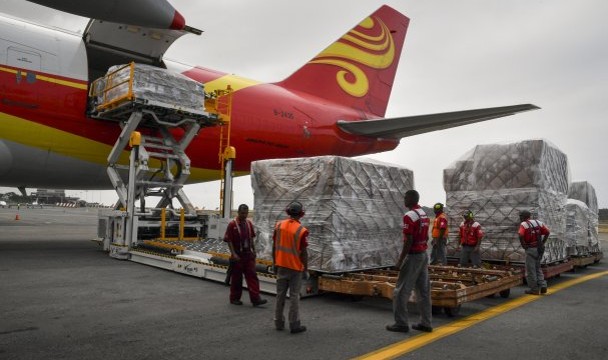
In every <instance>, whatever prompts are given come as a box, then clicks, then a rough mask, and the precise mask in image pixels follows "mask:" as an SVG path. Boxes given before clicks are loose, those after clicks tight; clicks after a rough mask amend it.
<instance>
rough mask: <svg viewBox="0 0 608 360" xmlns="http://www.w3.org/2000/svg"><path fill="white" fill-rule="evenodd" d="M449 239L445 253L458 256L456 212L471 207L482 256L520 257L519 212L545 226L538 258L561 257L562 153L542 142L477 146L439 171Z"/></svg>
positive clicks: (564, 182) (564, 171) (564, 170)
mask: <svg viewBox="0 0 608 360" xmlns="http://www.w3.org/2000/svg"><path fill="white" fill-rule="evenodd" d="M443 180H444V188H445V190H446V193H447V201H446V204H447V208H448V217H449V220H450V228H449V231H450V234H451V235H450V238H451V239H454V240H453V241H450V242H449V244H448V255H450V256H459V255H460V252H459V249H458V247H457V238H458V226H459V225H460V223H461V222H462V220H463V219H462V216H461V215H462V213H463V212H464V211H465V210H471V211H473V213H474V214H475V219H476V220H477V221H479V223H480V224H481V226H482V228H483V230H484V232H485V238H484V240H483V241H482V244H481V246H480V250H481V257H482V259H484V260H499V261H509V262H511V261H515V262H521V261H525V252H524V249H523V248H522V247H521V245H520V243H519V238H518V235H517V230H518V227H519V223H520V221H519V211H521V210H529V211H531V212H532V214H533V218H538V219H539V220H541V221H543V222H544V223H545V224H547V226H548V227H549V228H550V230H551V236H550V238H549V241H548V243H547V248H546V251H545V255H544V258H543V259H544V260H543V261H544V262H547V263H550V262H556V261H560V260H564V259H566V257H567V251H566V244H565V241H564V233H565V230H566V224H565V216H564V207H565V205H566V199H567V192H568V185H569V174H568V161H567V157H566V155H565V154H564V153H562V152H561V151H560V150H559V149H557V148H556V147H555V146H553V145H552V144H550V143H548V142H546V141H544V140H527V141H522V142H517V143H511V144H490V145H478V146H476V147H475V148H474V149H472V150H471V151H469V152H467V153H466V154H465V155H464V156H462V157H461V158H460V159H459V160H457V161H456V162H454V163H453V164H452V165H451V166H450V167H448V168H446V169H445V170H444V179H443Z"/></svg>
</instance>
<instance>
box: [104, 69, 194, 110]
mask: <svg viewBox="0 0 608 360" xmlns="http://www.w3.org/2000/svg"><path fill="white" fill-rule="evenodd" d="M132 65H133V68H132V67H131V65H116V66H112V67H111V68H110V69H109V70H108V72H107V74H106V76H105V77H103V78H101V79H98V80H97V81H96V82H95V83H94V88H93V94H94V95H95V96H97V105H98V106H100V105H101V106H103V107H108V106H109V105H111V106H117V105H119V104H121V103H123V102H126V101H131V100H134V99H135V100H137V101H140V102H148V103H153V104H154V105H158V106H162V107H165V108H171V109H175V110H182V111H187V112H204V111H205V92H204V87H203V84H201V83H199V82H197V81H195V80H192V79H190V78H188V77H186V76H184V75H182V74H179V73H175V72H172V71H169V70H167V69H163V68H158V67H155V66H150V65H145V64H132ZM131 77H133V79H132V93H131V95H132V96H133V99H131V98H129V95H130V94H129V86H130V85H129V84H130V78H131Z"/></svg>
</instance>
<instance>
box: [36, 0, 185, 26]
mask: <svg viewBox="0 0 608 360" xmlns="http://www.w3.org/2000/svg"><path fill="white" fill-rule="evenodd" d="M28 1H29V2H33V3H36V4H39V5H43V6H47V7H50V8H53V9H56V10H60V11H64V12H67V13H70V14H74V15H80V16H84V17H88V18H93V19H98V20H103V21H111V22H115V23H121V24H129V25H135V26H143V27H147V28H155V29H173V30H188V28H189V27H188V26H187V25H186V21H185V20H184V17H183V16H182V15H181V14H180V13H179V12H178V11H177V10H175V8H174V7H173V6H172V5H171V4H170V3H169V2H168V1H167V0H129V1H123V0H103V1H75V0H28Z"/></svg>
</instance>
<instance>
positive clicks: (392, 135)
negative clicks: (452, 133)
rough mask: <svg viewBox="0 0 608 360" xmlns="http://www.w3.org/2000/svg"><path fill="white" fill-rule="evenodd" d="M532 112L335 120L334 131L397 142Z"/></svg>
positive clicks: (518, 108)
mask: <svg viewBox="0 0 608 360" xmlns="http://www.w3.org/2000/svg"><path fill="white" fill-rule="evenodd" d="M536 109H540V108H539V107H538V106H536V105H533V104H521V105H512V106H502V107H494V108H487V109H476V110H465V111H455V112H447V113H439V114H428V115H416V116H405V117H398V118H388V119H372V120H362V121H344V120H339V121H338V127H339V128H340V129H342V130H343V131H345V132H347V133H349V134H354V135H363V136H369V137H375V138H385V139H399V138H403V137H407V136H412V135H418V134H423V133H426V132H430V131H435V130H443V129H449V128H453V127H456V126H461V125H467V124H473V123H476V122H481V121H486V120H490V119H496V118H499V117H503V116H509V115H514V114H516V113H519V112H523V111H530V110H536Z"/></svg>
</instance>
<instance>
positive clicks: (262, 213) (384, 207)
mask: <svg viewBox="0 0 608 360" xmlns="http://www.w3.org/2000/svg"><path fill="white" fill-rule="evenodd" d="M251 182H252V186H253V190H254V198H255V200H254V202H255V204H254V208H255V216H254V224H255V226H256V231H257V233H258V237H257V240H256V248H257V249H258V253H259V256H260V257H262V258H267V259H270V258H271V254H272V232H273V229H274V226H275V224H276V222H277V221H279V220H283V219H286V218H287V215H286V214H285V208H286V207H287V205H288V204H289V203H290V202H291V201H293V200H297V201H299V202H301V203H302V204H303V206H304V209H305V212H306V215H305V216H304V217H303V218H302V220H301V221H302V224H303V225H304V226H306V227H307V228H308V229H309V230H310V236H309V238H308V242H309V247H308V255H309V268H310V269H311V270H317V271H322V272H329V273H336V272H344V271H353V270H360V269H371V268H377V267H383V266H392V265H394V264H395V262H396V260H397V257H398V256H399V252H400V251H401V248H402V246H403V242H402V241H403V237H402V219H403V214H404V212H405V206H404V203H403V194H404V193H405V191H407V190H410V189H413V188H414V179H413V173H412V171H410V170H408V169H406V168H403V167H399V166H397V165H391V164H385V163H380V162H374V161H371V160H354V159H349V158H344V157H336V156H322V157H313V158H298V159H279V160H263V161H256V162H253V163H252V165H251Z"/></svg>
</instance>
